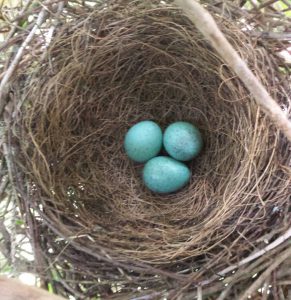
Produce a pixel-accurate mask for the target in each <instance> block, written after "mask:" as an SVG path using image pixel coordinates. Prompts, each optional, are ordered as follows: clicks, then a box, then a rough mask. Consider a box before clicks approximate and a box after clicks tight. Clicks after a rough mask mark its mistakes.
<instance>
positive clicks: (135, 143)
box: [124, 121, 163, 163]
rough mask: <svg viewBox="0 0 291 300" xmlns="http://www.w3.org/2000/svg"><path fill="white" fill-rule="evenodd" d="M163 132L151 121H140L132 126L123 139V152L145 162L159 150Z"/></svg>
mask: <svg viewBox="0 0 291 300" xmlns="http://www.w3.org/2000/svg"><path fill="white" fill-rule="evenodd" d="M162 144H163V133H162V130H161V128H160V126H159V125H158V124H156V123H155V122H153V121H142V122H139V123H137V124H135V125H134V126H132V127H131V128H130V129H129V130H128V132H127V133H126V136H125V140H124V148H125V152H126V154H127V155H128V157H129V158H131V159H132V160H134V161H136V162H140V163H143V162H146V161H148V160H149V159H151V158H153V157H155V156H156V155H157V154H159V152H160V151H161V148H162Z"/></svg>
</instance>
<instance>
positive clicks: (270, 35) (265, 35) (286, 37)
mask: <svg viewBox="0 0 291 300" xmlns="http://www.w3.org/2000/svg"><path fill="white" fill-rule="evenodd" d="M247 33H248V34H249V35H250V36H254V37H258V38H262V39H271V40H279V41H290V40H291V33H289V32H281V33H280V32H268V31H253V30H252V31H247Z"/></svg>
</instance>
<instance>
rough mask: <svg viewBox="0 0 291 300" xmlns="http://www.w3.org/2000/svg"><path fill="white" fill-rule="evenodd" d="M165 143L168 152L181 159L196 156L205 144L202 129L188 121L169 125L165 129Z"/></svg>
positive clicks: (189, 158)
mask: <svg viewBox="0 0 291 300" xmlns="http://www.w3.org/2000/svg"><path fill="white" fill-rule="evenodd" d="M163 143H164V147H165V150H166V151H167V152H168V154H169V155H170V156H172V157H173V158H175V159H177V160H181V161H188V160H191V159H193V158H194V157H196V156H197V155H198V154H199V152H200V151H201V149H202V146H203V140H202V136H201V133H200V131H199V130H198V129H197V128H196V127H195V126H194V125H192V124H191V123H188V122H175V123H173V124H171V125H169V126H168V127H167V128H166V130H165V133H164V137H163Z"/></svg>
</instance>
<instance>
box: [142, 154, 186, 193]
mask: <svg viewBox="0 0 291 300" xmlns="http://www.w3.org/2000/svg"><path fill="white" fill-rule="evenodd" d="M190 175H191V172H190V170H189V168H188V167H187V166H186V165H185V164H184V163H182V162H179V161H177V160H175V159H173V158H171V157H168V156H157V157H154V158H152V159H151V160H149V161H148V162H147V163H146V164H145V166H144V169H143V181H144V184H145V186H146V187H147V188H148V189H150V190H151V191H153V192H156V193H160V194H165V193H172V192H176V191H178V190H179V189H181V188H182V187H184V186H185V185H186V184H187V183H188V182H189V180H190Z"/></svg>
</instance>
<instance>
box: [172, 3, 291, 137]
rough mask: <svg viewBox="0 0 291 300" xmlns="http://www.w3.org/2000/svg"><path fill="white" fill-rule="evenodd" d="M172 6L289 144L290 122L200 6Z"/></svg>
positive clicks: (179, 4)
mask: <svg viewBox="0 0 291 300" xmlns="http://www.w3.org/2000/svg"><path fill="white" fill-rule="evenodd" d="M176 3H177V5H178V6H180V7H181V8H182V10H183V11H184V13H185V15H186V16H187V17H188V18H189V19H190V20H191V21H192V22H193V24H195V25H196V27H197V28H198V29H199V30H200V31H201V33H202V34H203V35H204V36H205V38H206V39H208V40H209V41H210V42H211V44H212V46H213V47H214V49H215V50H216V51H217V52H218V53H219V54H220V56H221V57H222V58H223V59H224V61H225V62H226V63H227V64H228V65H229V66H230V67H231V68H232V69H233V71H234V72H235V73H236V74H237V75H238V77H239V78H240V79H241V81H242V82H243V83H244V84H245V86H246V88H247V89H248V90H249V92H250V93H251V94H252V95H253V96H254V99H255V100H256V102H257V104H258V105H259V106H260V107H261V108H262V110H263V111H264V112H265V113H266V114H267V115H268V116H269V117H270V119H271V120H272V121H273V123H274V124H275V125H276V126H277V127H278V128H279V129H281V130H282V132H283V133H284V134H285V135H286V137H287V138H288V140H289V141H291V121H289V120H288V116H287V115H286V114H285V113H284V112H283V111H282V109H281V108H280V106H279V105H278V104H277V103H276V101H275V100H274V99H273V98H272V97H271V96H270V95H269V94H268V92H267V90H266V89H265V87H264V86H263V85H262V83H261V82H260V81H259V80H258V78H257V77H256V76H255V75H254V74H253V73H252V71H251V70H250V69H249V68H248V66H247V64H246V63H245V62H244V61H243V60H242V58H241V57H240V56H239V54H238V53H237V52H236V51H235V49H234V48H233V47H232V46H231V44H230V43H229V42H228V40H227V39H226V38H225V36H224V35H223V33H222V32H221V31H220V29H219V28H218V26H217V24H216V22H215V20H214V19H213V17H212V16H211V15H210V13H209V12H208V11H207V10H206V9H205V8H204V7H203V6H202V5H201V4H199V3H198V2H196V0H176Z"/></svg>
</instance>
